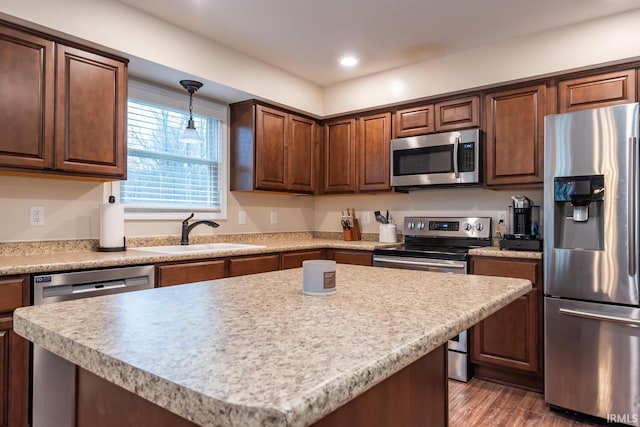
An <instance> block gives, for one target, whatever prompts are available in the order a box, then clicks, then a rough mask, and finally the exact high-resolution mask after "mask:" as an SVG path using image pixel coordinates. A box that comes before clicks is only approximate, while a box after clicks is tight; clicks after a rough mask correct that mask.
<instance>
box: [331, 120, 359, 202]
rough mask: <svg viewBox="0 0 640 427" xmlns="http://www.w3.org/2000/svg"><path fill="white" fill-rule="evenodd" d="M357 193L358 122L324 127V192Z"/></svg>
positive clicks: (342, 122) (346, 121)
mask: <svg viewBox="0 0 640 427" xmlns="http://www.w3.org/2000/svg"><path fill="white" fill-rule="evenodd" d="M355 191H356V120H355V119H343V120H333V121H330V122H327V123H326V124H325V125H324V192H325V193H349V192H355Z"/></svg>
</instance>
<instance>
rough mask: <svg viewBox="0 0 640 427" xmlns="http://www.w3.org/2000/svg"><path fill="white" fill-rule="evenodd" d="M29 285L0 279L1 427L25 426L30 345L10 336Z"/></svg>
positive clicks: (19, 280) (15, 278) (14, 278)
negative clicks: (17, 309) (16, 313)
mask: <svg viewBox="0 0 640 427" xmlns="http://www.w3.org/2000/svg"><path fill="white" fill-rule="evenodd" d="M28 283H29V281H28V276H10V277H0V427H23V426H26V425H27V411H28V395H27V393H28V388H29V387H28V380H29V344H28V342H27V341H26V340H25V339H24V338H22V337H20V336H18V335H17V334H16V333H15V332H13V310H14V309H15V308H18V307H21V306H23V305H28V304H29V294H28Z"/></svg>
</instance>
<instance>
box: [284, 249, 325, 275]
mask: <svg viewBox="0 0 640 427" xmlns="http://www.w3.org/2000/svg"><path fill="white" fill-rule="evenodd" d="M310 259H324V251H323V250H322V249H318V250H313V251H304V252H291V253H283V254H282V262H281V269H282V270H286V269H288V268H299V267H302V263H303V261H307V260H310Z"/></svg>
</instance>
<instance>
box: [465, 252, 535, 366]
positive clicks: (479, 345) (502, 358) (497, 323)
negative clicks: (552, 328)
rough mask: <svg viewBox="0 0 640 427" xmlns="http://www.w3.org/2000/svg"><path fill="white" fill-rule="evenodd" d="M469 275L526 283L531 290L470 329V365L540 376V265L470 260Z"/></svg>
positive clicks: (522, 261)
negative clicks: (489, 366)
mask: <svg viewBox="0 0 640 427" xmlns="http://www.w3.org/2000/svg"><path fill="white" fill-rule="evenodd" d="M471 272H472V274H479V275H483V276H500V277H514V278H519V279H528V280H530V281H531V283H532V284H533V287H534V289H533V290H531V291H530V292H529V293H528V294H526V295H524V296H522V297H520V298H519V299H517V300H515V301H514V302H512V303H511V304H509V305H508V306H506V307H504V308H502V309H501V310H499V311H497V312H496V313H494V314H492V315H491V316H489V317H487V318H486V319H484V320H482V321H481V322H479V323H478V324H477V325H475V326H474V327H473V330H472V331H473V332H472V334H473V340H472V346H471V353H472V361H473V362H474V363H482V364H488V365H492V366H498V367H502V368H509V369H513V370H517V371H522V372H527V373H532V374H536V375H538V376H541V375H542V306H541V302H542V286H541V283H540V281H541V263H540V262H539V261H529V260H517V259H516V260H514V259H507V258H504V259H491V258H473V259H472V261H471Z"/></svg>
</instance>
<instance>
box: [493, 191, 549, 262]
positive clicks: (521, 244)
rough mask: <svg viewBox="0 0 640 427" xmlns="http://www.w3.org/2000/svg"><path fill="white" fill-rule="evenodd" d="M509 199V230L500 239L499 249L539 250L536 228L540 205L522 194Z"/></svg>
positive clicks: (539, 238)
mask: <svg viewBox="0 0 640 427" xmlns="http://www.w3.org/2000/svg"><path fill="white" fill-rule="evenodd" d="M511 201H512V204H511V206H509V213H510V215H509V216H510V219H511V222H510V225H509V232H508V233H506V234H503V236H502V237H503V238H502V239H500V241H499V245H500V249H510V250H516V251H537V252H541V251H542V238H541V237H540V236H539V230H538V226H539V223H540V207H539V206H535V205H534V204H533V202H532V201H531V199H529V198H528V197H526V196H522V195H514V196H511Z"/></svg>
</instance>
